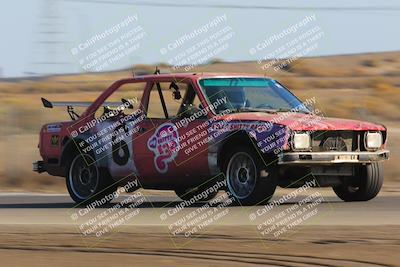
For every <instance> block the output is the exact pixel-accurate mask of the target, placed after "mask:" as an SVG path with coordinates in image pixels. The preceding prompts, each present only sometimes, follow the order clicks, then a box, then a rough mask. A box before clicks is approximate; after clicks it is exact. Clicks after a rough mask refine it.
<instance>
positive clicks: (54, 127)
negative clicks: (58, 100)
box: [47, 124, 61, 133]
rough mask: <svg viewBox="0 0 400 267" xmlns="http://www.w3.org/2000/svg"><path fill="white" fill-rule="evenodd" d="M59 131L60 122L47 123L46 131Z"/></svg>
mask: <svg viewBox="0 0 400 267" xmlns="http://www.w3.org/2000/svg"><path fill="white" fill-rule="evenodd" d="M59 131H61V124H48V125H47V132H48V133H57V132H59Z"/></svg>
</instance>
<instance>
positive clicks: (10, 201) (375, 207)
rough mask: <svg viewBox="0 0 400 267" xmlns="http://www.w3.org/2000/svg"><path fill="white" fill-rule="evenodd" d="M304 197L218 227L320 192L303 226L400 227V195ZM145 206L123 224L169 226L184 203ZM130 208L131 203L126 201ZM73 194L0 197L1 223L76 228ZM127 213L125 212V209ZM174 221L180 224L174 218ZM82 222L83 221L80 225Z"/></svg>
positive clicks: (233, 210)
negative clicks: (175, 210)
mask: <svg viewBox="0 0 400 267" xmlns="http://www.w3.org/2000/svg"><path fill="white" fill-rule="evenodd" d="M310 190H313V191H311V192H307V194H305V195H298V196H297V197H296V198H294V199H290V200H287V201H286V202H284V203H283V204H281V205H277V206H274V208H273V209H271V210H268V213H266V212H263V210H262V208H263V206H255V207H242V206H240V205H239V206H234V207H228V209H229V213H228V214H226V215H225V216H222V217H221V218H219V219H218V220H214V221H213V222H212V223H211V224H213V225H257V224H258V223H259V222H260V220H262V219H263V218H264V219H265V216H268V217H274V216H276V215H279V214H280V213H281V212H283V211H285V210H286V211H287V210H288V208H289V207H291V206H293V205H294V204H296V203H299V202H300V201H301V200H303V199H304V198H305V197H306V196H307V195H310V194H312V193H313V192H319V193H320V194H321V195H322V198H323V199H322V201H321V203H319V204H318V205H317V209H318V211H317V213H318V214H316V216H313V217H315V218H311V219H309V220H304V222H302V225H338V226H340V225H399V224H400V194H385V193H381V194H380V195H378V196H377V197H376V198H375V199H373V200H370V201H367V202H343V201H341V200H340V199H339V198H337V197H336V196H334V194H333V193H332V192H331V190H330V189H310ZM286 193H287V192H285V190H280V191H278V193H277V194H276V195H274V198H273V199H272V200H278V199H280V198H281V196H283V195H285V194H286ZM144 195H145V201H144V203H142V204H141V205H140V206H138V208H139V209H140V213H139V214H138V215H137V216H134V217H132V219H129V220H126V221H124V224H127V225H142V226H149V225H169V224H171V223H173V221H174V220H175V219H176V218H177V217H175V215H174V216H167V219H165V220H161V219H160V216H161V214H163V213H164V214H165V213H168V211H169V212H171V209H173V208H175V207H176V206H179V204H180V203H181V201H179V200H178V199H177V198H176V197H175V196H174V195H173V194H172V193H166V194H165V195H160V194H159V193H158V192H157V193H156V195H152V194H151V193H150V194H149V193H146V192H144ZM127 198H129V195H123V196H120V197H119V198H118V199H116V200H113V202H112V203H110V204H108V205H106V206H104V207H102V208H96V209H94V210H90V213H91V216H97V215H98V214H100V213H101V212H103V211H104V210H106V209H110V208H112V207H115V204H116V203H120V202H123V200H124V199H127ZM127 203H129V202H127ZM203 205H204V203H202V202H201V203H196V204H194V205H192V206H190V207H185V208H184V209H182V210H180V211H179V216H180V217H182V216H185V215H186V214H189V213H190V212H192V211H194V210H198V208H200V207H201V206H203ZM74 206H75V204H74V203H73V202H72V200H71V199H70V198H69V196H68V195H63V194H35V193H0V224H21V225H23V224H44V225H46V224H77V223H79V222H77V221H74V220H72V219H71V214H73V213H76V212H79V210H80V208H79V207H78V208H77V207H74ZM121 209H122V208H121ZM251 214H257V215H258V214H259V215H260V216H257V218H259V220H257V219H256V220H251V219H250V218H249V216H250V215H251ZM174 217H175V219H174ZM78 221H79V220H78Z"/></svg>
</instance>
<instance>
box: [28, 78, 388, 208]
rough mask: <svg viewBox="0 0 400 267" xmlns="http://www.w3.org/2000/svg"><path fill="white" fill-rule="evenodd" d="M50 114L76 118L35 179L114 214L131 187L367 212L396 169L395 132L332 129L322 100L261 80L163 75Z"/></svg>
mask: <svg viewBox="0 0 400 267" xmlns="http://www.w3.org/2000/svg"><path fill="white" fill-rule="evenodd" d="M140 91H143V93H142V96H141V97H137V95H138V94H137V93H138V92H140ZM112 100H114V101H112ZM42 102H43V105H44V107H46V108H53V107H59V106H64V107H67V111H68V114H69V115H70V117H71V120H69V121H64V122H53V123H48V124H45V125H43V127H42V128H41V130H40V138H39V150H40V155H41V157H42V160H40V161H37V162H35V163H34V164H33V169H34V171H36V172H39V173H41V172H47V173H48V174H50V175H54V176H61V177H65V181H66V186H67V189H68V192H69V194H70V196H71V198H72V199H73V200H74V201H75V202H77V203H82V202H92V201H96V200H99V199H106V200H105V202H108V201H111V199H112V196H114V195H115V194H113V192H115V191H116V190H117V189H118V188H119V187H125V189H126V190H125V191H128V192H132V191H135V190H136V189H138V188H145V189H159V190H174V191H175V192H176V194H177V195H178V196H179V197H180V198H181V199H183V200H184V201H188V200H193V199H194V200H195V201H199V200H203V201H206V200H210V199H212V198H214V197H215V196H216V194H217V192H218V191H223V190H224V191H226V192H227V194H229V195H230V196H232V197H233V198H234V199H235V201H237V202H240V204H241V205H257V204H261V203H266V202H267V201H268V200H269V199H270V198H271V197H272V195H273V194H274V192H275V189H276V187H277V186H280V187H291V188H293V187H301V186H302V185H304V184H313V185H314V186H319V187H332V188H333V190H334V192H335V193H336V195H337V196H338V197H339V198H341V199H342V200H344V201H367V200H370V199H372V198H374V197H375V196H376V195H377V194H378V193H379V191H380V189H381V186H382V183H383V167H382V161H383V160H387V159H388V157H389V151H388V150H387V149H386V148H385V147H386V143H387V129H386V128H385V126H383V125H381V124H377V123H370V122H363V121H356V120H348V119H338V118H328V117H325V116H324V114H322V113H321V112H320V111H319V110H318V109H316V108H315V102H316V100H315V99H314V98H311V99H307V100H305V101H301V100H299V99H298V98H297V97H296V96H295V95H293V94H292V93H291V92H290V91H289V90H288V89H287V88H286V87H285V86H284V85H282V84H281V83H279V82H278V81H276V80H274V79H272V78H266V77H264V76H260V75H252V74H246V75H244V74H230V73H182V74H180V73H171V74H160V73H159V71H156V72H155V73H154V74H151V75H141V76H134V77H131V78H127V79H122V80H118V81H116V82H115V83H113V84H112V85H111V86H110V87H109V88H108V89H107V90H105V91H104V92H103V93H102V94H100V96H99V97H98V98H97V99H96V100H95V101H94V102H51V101H48V100H46V99H44V98H42ZM76 107H84V108H86V109H85V111H83V112H82V113H81V114H78V113H77V112H76V110H75V109H74V108H76ZM135 181H136V183H135ZM310 181H313V182H314V183H310ZM128 185H129V186H128ZM110 196H111V197H110Z"/></svg>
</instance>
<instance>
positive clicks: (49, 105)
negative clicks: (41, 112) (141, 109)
mask: <svg viewBox="0 0 400 267" xmlns="http://www.w3.org/2000/svg"><path fill="white" fill-rule="evenodd" d="M123 100H125V99H123ZM42 103H43V107H45V108H53V107H67V112H68V114H69V116H70V117H71V119H72V120H76V119H77V118H79V115H78V114H77V113H76V112H75V111H74V107H89V106H90V105H92V104H93V102H64V101H57V102H56V101H54V102H51V101H49V100H47V99H46V98H43V97H42ZM122 104H123V103H122V102H104V103H103V104H102V106H103V107H119V106H121V105H122Z"/></svg>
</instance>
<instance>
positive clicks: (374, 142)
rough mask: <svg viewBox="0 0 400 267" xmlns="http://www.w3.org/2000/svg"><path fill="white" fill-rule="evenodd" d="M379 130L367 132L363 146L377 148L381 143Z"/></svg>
mask: <svg viewBox="0 0 400 267" xmlns="http://www.w3.org/2000/svg"><path fill="white" fill-rule="evenodd" d="M382 139H383V138H382V133H381V132H367V133H366V135H365V146H366V148H367V149H378V148H380V147H381V145H382Z"/></svg>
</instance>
